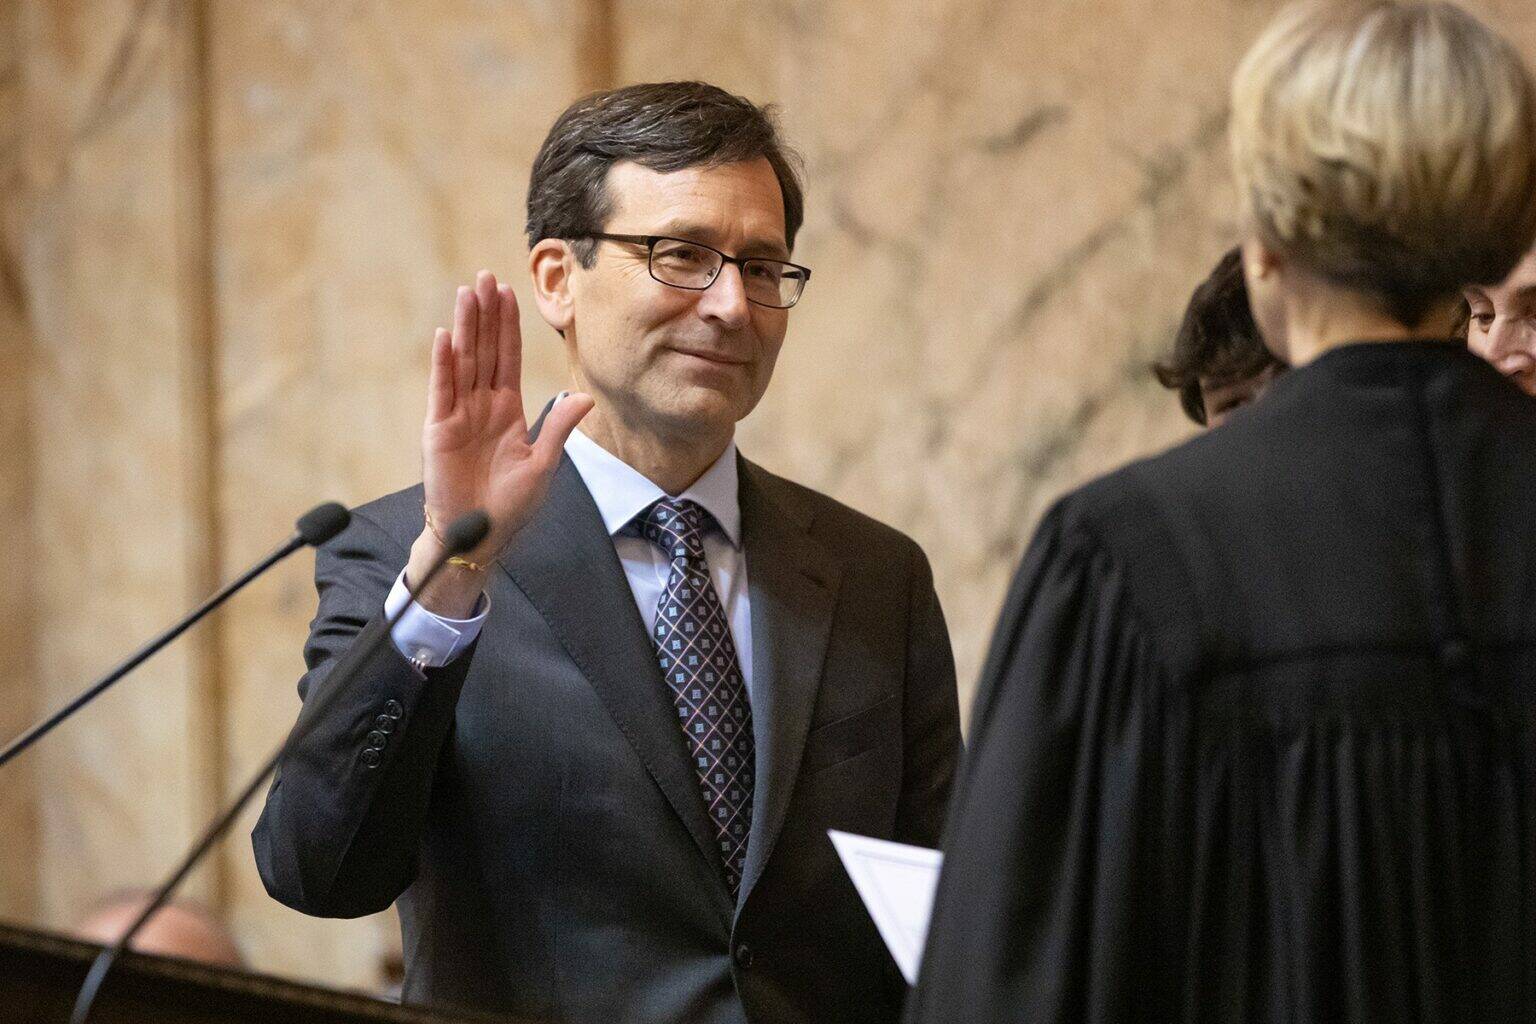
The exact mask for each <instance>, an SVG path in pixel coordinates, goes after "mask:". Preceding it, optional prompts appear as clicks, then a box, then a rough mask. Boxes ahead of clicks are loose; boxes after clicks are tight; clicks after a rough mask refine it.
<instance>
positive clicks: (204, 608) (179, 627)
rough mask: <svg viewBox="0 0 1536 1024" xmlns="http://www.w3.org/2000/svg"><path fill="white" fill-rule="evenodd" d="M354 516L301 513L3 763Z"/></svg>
mask: <svg viewBox="0 0 1536 1024" xmlns="http://www.w3.org/2000/svg"><path fill="white" fill-rule="evenodd" d="M351 519H352V513H350V512H348V511H347V510H346V508H345V507H344V506H342V505H338V504H337V503H336V502H334V501H328V502H326V503H325V504H323V505H316V506H315V507H314V508H312V509H310V510H309V511H308V512H305V513H304V514H303V515H302V516H300V517H299V521H298V522H297V523H295V524H294V529H293V534H292V535H291V536H290V537H289V538H288V539H287V540H285V541H283V543H281V544H279V545H278V546H277V547H276V548H274V549H273V550H272V551H271V552H270V553H269V554H268V555H267V556H266V557H264V558H263V559H261V561H259V562H257V563H256V564H255V565H253V566H251V567H250V568H249V569H247V570H246V571H245V572H244V573H242V574H241V575H240V576H239V577H237V578H236V579H235V581H234V582H233V583H229V584H227V585H226V586H225V587H224V589H222V590H220V591H219V592H218V593H216V594H214V595H213V596H212V597H210V598H209V599H208V600H206V601H204V602H203V603H202V604H200V605H198V606H197V607H196V608H194V609H193V610H192V611H191V612H189V613H188V614H187V615H186V617H185V618H183V619H182V620H181V621H179V622H177V623H176V624H175V625H173V626H171V627H170V628H169V629H167V630H166V631H165V632H163V633H161V634H160V635H159V636H157V637H155V638H154V639H153V640H151V641H149V643H147V644H145V645H144V646H143V647H140V648H139V649H138V650H137V651H135V652H134V653H133V654H130V655H129V656H128V659H127V660H126V661H124V662H122V663H121V664H120V665H118V666H117V667H116V668H114V669H113V670H112V671H110V672H108V673H107V674H106V675H104V676H102V677H101V678H100V679H99V680H97V681H96V682H95V683H93V684H92V685H91V686H90V687H89V688H87V689H86V690H85V692H83V693H81V694H80V695H79V696H78V697H76V698H75V699H74V700H72V701H70V702H69V703H68V704H66V705H64V706H63V707H62V708H60V709H59V710H58V711H56V712H54V713H53V715H51V716H50V717H49V718H47V719H46V720H45V721H42V722H39V723H38V724H37V725H35V726H33V727H32V728H31V729H28V730H27V731H26V732H24V733H22V734H21V735H20V736H18V737H16V739H14V740H12V741H11V742H10V743H9V744H7V745H6V747H5V749H4V750H0V767H4V766H5V764H6V762H8V761H10V760H11V758H13V757H15V756H16V755H18V754H20V753H21V752H22V751H23V750H26V749H27V748H28V747H30V746H31V745H32V744H34V743H36V742H37V741H38V740H40V739H42V738H43V737H44V736H46V735H48V733H50V732H52V731H53V728H54V726H56V725H58V724H60V723H61V722H63V721H64V720H65V719H66V718H69V717H70V716H71V715H73V714H74V713H75V712H76V711H79V710H80V709H81V708H83V707H85V706H86V705H87V704H89V703H90V702H91V701H93V700H95V699H96V698H97V697H98V696H100V695H101V694H102V692H103V691H105V690H106V689H107V687H109V686H111V685H112V684H113V683H115V682H117V681H118V680H119V679H121V678H123V676H125V675H127V674H128V673H129V672H132V671H133V670H134V669H136V668H138V667H139V665H141V664H143V663H144V662H145V661H146V660H147V659H148V658H149V657H150V656H151V655H153V654H155V652H157V651H159V650H160V649H161V648H162V647H164V646H165V645H166V644H168V643H170V642H171V641H172V640H175V639H176V638H177V637H178V636H181V634H183V633H185V632H186V631H187V630H188V629H189V628H191V626H193V625H194V624H195V623H197V622H198V621H199V620H200V619H202V618H203V616H205V615H207V614H208V613H209V612H211V611H213V610H214V609H215V608H217V607H218V606H219V605H221V604H223V603H224V602H225V601H227V600H229V598H230V597H231V596H233V595H234V594H235V593H236V592H237V591H239V590H241V589H243V588H244V587H245V585H246V584H247V583H249V582H251V581H252V580H254V579H255V578H256V577H258V576H260V575H261V574H262V573H264V572H266V571H267V570H268V569H270V568H272V566H274V565H276V564H277V563H278V562H281V561H282V560H283V559H285V558H287V557H288V556H289V555H291V554H293V553H294V552H295V551H297V550H299V549H300V548H302V547H306V546H308V547H318V546H319V545H321V544H324V543H325V542H326V541H328V540H330V539H331V538H332V537H334V536H336V535H337V534H338V533H340V532H341V531H342V530H345V529H346V528H347V523H348V522H350V521H351Z"/></svg>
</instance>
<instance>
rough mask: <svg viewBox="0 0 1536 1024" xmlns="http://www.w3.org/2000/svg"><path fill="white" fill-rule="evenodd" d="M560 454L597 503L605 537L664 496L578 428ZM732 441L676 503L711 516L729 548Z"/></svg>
mask: <svg viewBox="0 0 1536 1024" xmlns="http://www.w3.org/2000/svg"><path fill="white" fill-rule="evenodd" d="M565 454H567V455H569V456H570V458H571V462H573V463H575V465H576V472H578V473H580V474H581V479H582V482H583V483H585V484H586V485H587V490H588V491H590V492H591V494H592V500H593V501H594V502H596V503H597V511H598V514H599V515H601V516H602V517H603V526H605V527H606V528H607V529H608V533H609V535H610V536H612V535H616V534H618V533H620V532H622V531H623V530H624V528H625V527H627V526H628V525H629V524H630V522H632V521H633V520H634V518H635V517H636V516H637V515H639V514H640V513H641V512H644V511H645V510H646V509H647V508H649V507H650V506H651V505H652V504H653V503H654V502H656V501H657V500H659V499H661V498H664V497H666V492H665V491H663V490H662V489H661V488H660V487H658V486H656V484H654V483H652V482H651V481H650V480H649V479H648V478H647V477H645V476H644V475H642V474H641V473H640V472H639V470H636V469H635V468H634V467H632V466H631V465H629V463H627V462H625V461H623V460H622V459H620V458H619V457H618V456H616V455H614V454H613V453H612V452H610V451H608V450H607V449H606V448H604V447H603V446H602V445H600V444H598V443H597V442H596V441H594V440H592V439H591V438H590V437H588V436H587V435H586V434H583V433H582V432H581V428H580V427H577V428H576V429H575V430H573V431H571V436H570V437H569V438H567V439H566V442H565ZM736 487H737V480H736V442H735V441H734V440H733V441H731V443H730V444H728V445H726V446H725V451H723V452H721V453H720V457H719V458H718V459H716V460H715V461H714V462H713V463H712V464H711V465H710V467H709V468H708V469H706V470H705V471H704V475H703V476H701V477H699V478H698V479H697V480H695V481H694V482H693V486H691V487H689V488H688V489H687V490H686V491H684V492H683V493H682V494H679V495H676V497H677V498H678V499H679V500H688V501H694V502H697V503H698V504H699V505H700V506H701V507H702V508H703V509H704V510H705V511H706V512H708V513H709V514H710V515H711V516H713V517H714V520H715V522H716V523H717V524H718V525H719V527H720V529H721V531H722V532H723V533H724V534H725V536H726V539H727V540H729V541H730V542H731V546H732V547H736V548H739V547H741V503H740V501H739V500H738V497H737V490H736Z"/></svg>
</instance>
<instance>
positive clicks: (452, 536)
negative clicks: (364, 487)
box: [69, 512, 491, 1024]
mask: <svg viewBox="0 0 1536 1024" xmlns="http://www.w3.org/2000/svg"><path fill="white" fill-rule="evenodd" d="M490 526H491V522H490V519H489V518H488V517H487V516H486V515H485V513H484V512H470V513H467V514H466V515H463V516H460V517H459V518H458V519H456V520H454V522H453V523H451V524H450V525H449V527H448V529H447V530H446V531H445V532H444V535H443V537H444V540H445V541H446V543H445V544H444V548H445V550H444V551H443V553H442V554H441V555H439V556H438V559H437V561H436V562H434V563H433V564H432V567H431V568H430V569H428V570H427V573H426V575H425V576H423V577H422V579H421V581H420V582H419V583H417V584H416V590H415V592H414V593H412V594H411V596H410V599H409V600H408V601H406V603H405V604H403V605H401V606H400V608H399V610H398V611H396V612H395V614H394V615H392V616H390V617H389V618H388V620H387V621H386V622H385V623H384V628H383V629H381V630H379V631H378V632H377V633H375V634H374V635H373V636H372V637H369V638H368V642H367V643H366V644H365V645H364V646H363V648H362V649H361V650H358V649H357V648H356V647H354V648H353V650H352V651H350V652H348V655H347V656H346V657H349V658H350V659H351V661H350V663H347V662H346V661H343V663H342V664H340V665H338V666H337V669H339V670H340V671H339V672H338V671H336V670H332V672H331V674H330V675H329V676H327V677H326V683H327V684H328V685H327V686H326V687H325V692H323V693H320V694H317V695H316V698H315V699H316V706H315V710H314V712H313V718H312V721H319V720H320V718H321V717H322V715H323V714H324V712H325V711H326V710H327V709H328V708H329V707H330V702H331V701H332V700H334V699H335V696H336V694H339V693H344V692H345V691H346V689H347V686H348V685H349V684H350V683H351V682H352V679H353V677H355V676H356V675H357V674H358V673H359V672H360V671H361V669H362V667H363V666H364V665H366V664H368V662H370V661H372V660H373V658H374V655H376V654H377V653H378V652H379V651H380V650H381V649H382V648H383V646H384V645H385V644H386V643H390V642H391V637H392V634H393V633H394V628H395V623H397V622H399V621H400V617H401V616H402V615H404V614H405V613H406V612H407V611H408V610H409V609H410V608H411V606H412V605H414V604H415V603H416V594H419V593H424V592H425V591H426V589H427V586H428V584H430V583H431V582H432V581H433V580H434V579H436V578H437V574H438V573H439V572H441V571H442V569H443V567H444V566H446V565H447V564H448V560H449V559H450V558H452V557H454V556H455V555H461V554H463V553H464V552H466V551H469V550H470V549H471V548H473V547H474V546H475V545H477V544H479V543H480V542H481V541H482V540H483V539H484V538H485V535H486V534H487V533H489V532H490ZM338 675H339V678H337V676H338ZM299 732H300V731H299V729H298V728H297V727H295V728H294V730H293V732H290V733H289V734H288V738H287V739H285V740H284V741H283V742H282V743H281V744H279V745H278V748H277V750H276V751H275V752H274V753H273V754H272V756H271V757H269V758H268V759H267V763H266V764H264V765H263V766H262V768H261V771H259V772H257V773H256V775H255V776H254V777H253V778H252V779H251V781H250V782H248V783H246V785H245V788H244V789H242V790H241V791H240V795H239V796H238V797H236V798H235V802H234V803H233V804H231V805H230V806H229V809H228V810H226V811H225V812H224V813H223V814H221V815H219V817H218V818H217V819H215V821H214V822H213V824H211V825H209V826H208V828H207V830H206V831H204V832H203V835H202V838H200V839H199V840H198V841H197V842H196V843H195V844H193V846H192V849H191V850H190V851H188V853H187V855H186V856H185V857H184V858H182V861H181V863H180V864H178V865H177V866H176V869H175V870H174V871H172V872H171V875H170V877H169V878H167V879H166V880H165V882H164V884H162V885H161V886H160V888H159V889H157V890H155V894H154V896H153V897H152V898H151V899H150V901H149V904H148V905H147V906H146V907H145V908H144V909H143V910H142V911H140V912H139V916H138V917H137V918H135V919H134V921H133V923H132V924H131V925H129V926H128V929H127V930H126V931H124V932H123V934H122V935H120V936H118V939H117V941H116V942H114V943H113V944H112V945H110V946H108V947H106V948H105V949H103V950H102V951H101V953H100V954H98V955H97V957H96V959H95V961H94V962H93V963H92V964H91V969H90V971H89V972H88V973H87V974H86V976H85V981H84V983H83V984H81V986H80V994H79V995H78V996H77V997H76V999H75V1009H74V1012H73V1013H72V1014H70V1018H69V1020H70V1024H85V1022H86V1017H87V1016H88V1015H89V1014H90V1012H91V1004H92V1003H94V1002H95V1001H96V993H97V992H98V991H99V990H100V989H101V983H102V982H103V981H105V980H106V977H107V972H108V971H110V970H111V969H112V965H113V964H114V963H116V961H117V958H118V955H119V954H121V953H122V951H123V950H124V949H126V948H127V947H128V944H129V943H130V942H131V941H133V937H134V936H135V935H137V934H138V933H139V930H140V929H142V928H143V927H144V925H145V923H146V922H148V921H149V919H150V918H151V917H153V916H154V914H155V911H157V910H159V909H160V908H161V907H163V906H165V904H166V902H167V901H168V900H169V899H170V898H171V894H172V893H174V892H175V891H176V888H177V886H179V885H181V883H182V881H183V880H185V879H186V877H187V875H189V874H191V873H192V869H193V867H195V866H196V865H197V862H198V861H200V860H201V859H202V858H203V856H204V855H205V854H206V853H207V852H208V851H209V850H210V849H212V848H213V844H214V843H216V842H218V840H219V838H220V837H221V836H223V835H224V833H225V832H226V831H228V830H229V827H230V826H231V825H233V824H234V822H235V819H236V818H237V817H239V816H240V812H241V811H243V810H245V805H246V804H248V803H250V801H251V798H252V797H253V796H255V795H256V792H257V791H258V790H259V789H261V787H262V784H263V783H265V782H266V781H267V779H268V778H270V777H271V775H272V773H273V772H275V771H276V770H277V765H278V763H279V762H280V761H281V760H282V759H283V757H284V756H285V755H286V754H288V753H289V751H290V750H292V749H293V748H294V747H296V746H297V745H298V744H297V743H296V742H295V740H296V738H298V736H299Z"/></svg>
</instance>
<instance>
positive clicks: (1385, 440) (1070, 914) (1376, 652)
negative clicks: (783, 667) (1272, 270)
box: [908, 342, 1536, 1024]
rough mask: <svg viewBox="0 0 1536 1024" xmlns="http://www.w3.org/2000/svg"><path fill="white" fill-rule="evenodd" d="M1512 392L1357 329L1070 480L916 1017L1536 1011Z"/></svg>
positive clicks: (983, 714) (1052, 526) (1525, 542)
mask: <svg viewBox="0 0 1536 1024" xmlns="http://www.w3.org/2000/svg"><path fill="white" fill-rule="evenodd" d="M1533 717H1536V401H1533V400H1532V399H1531V398H1529V397H1527V396H1525V395H1523V394H1521V393H1520V392H1519V391H1518V390H1517V389H1516V388H1515V387H1514V386H1513V385H1512V384H1510V383H1508V382H1506V381H1505V380H1504V379H1502V378H1501V377H1500V376H1499V375H1498V374H1497V373H1496V372H1495V371H1494V370H1492V369H1491V368H1490V367H1488V366H1487V365H1486V364H1484V363H1483V362H1482V361H1481V360H1479V359H1478V358H1476V357H1475V356H1473V355H1471V354H1469V353H1468V352H1467V351H1466V350H1465V349H1464V348H1462V347H1460V346H1456V345H1452V344H1447V343H1431V342H1422V343H1379V344H1378V343H1371V344H1361V345H1352V346H1348V347H1344V348H1341V349H1337V350H1334V351H1332V352H1330V353H1328V354H1326V355H1324V356H1323V357H1321V358H1320V359H1318V360H1317V361H1315V362H1314V363H1311V364H1309V365H1307V366H1305V367H1302V368H1300V369H1297V370H1295V371H1293V372H1291V373H1289V374H1287V375H1286V376H1284V377H1282V378H1280V379H1279V380H1278V381H1276V383H1275V384H1274V385H1273V386H1272V387H1271V389H1270V390H1269V392H1268V393H1267V394H1266V395H1265V396H1264V398H1263V399H1262V400H1261V401H1260V402H1259V403H1257V404H1256V405H1255V406H1253V407H1252V408H1250V409H1248V410H1246V411H1244V412H1243V413H1240V414H1239V415H1238V416H1236V417H1235V418H1234V419H1233V420H1231V421H1229V423H1228V424H1227V425H1225V426H1222V427H1220V428H1217V429H1216V430H1213V431H1211V432H1209V433H1207V434H1205V435H1202V436H1200V437H1198V438H1195V439H1194V440H1192V441H1190V442H1189V443H1187V444H1184V445H1182V446H1180V447H1178V448H1175V449H1173V450H1172V451H1169V452H1167V453H1165V454H1163V455H1161V456H1159V457H1156V458H1153V459H1150V460H1147V461H1144V462H1140V463H1137V464H1134V465H1132V466H1129V467H1127V468H1125V469H1123V470H1121V471H1119V472H1117V473H1114V474H1112V475H1110V476H1108V477H1105V478H1103V479H1101V480H1099V481H1097V482H1095V483H1093V484H1090V485H1089V486H1087V487H1085V488H1083V489H1081V490H1079V491H1077V492H1076V493H1074V494H1071V495H1069V496H1068V497H1066V498H1065V499H1063V500H1062V501H1061V502H1060V503H1059V504H1057V506H1056V507H1055V508H1054V509H1053V510H1052V511H1051V512H1050V513H1048V514H1047V516H1046V517H1045V518H1044V520H1043V521H1042V524H1041V526H1040V528H1039V532H1038V534H1037V536H1036V537H1035V539H1034V541H1033V543H1032V545H1031V547H1030V548H1029V550H1028V552H1027V553H1026V555H1025V558H1024V561H1023V564H1022V566H1021V567H1020V569H1019V572H1018V575H1017V577H1016V579H1015V581H1014V583H1013V586H1012V590H1011V592H1010V594H1009V597H1008V600H1007V603H1006V606H1005V608H1004V611H1003V615H1002V620H1001V623H1000V625H999V627H998V631H997V634H996V637H995V639H994V642H993V646H992V650H991V653H990V656H989V659H988V661H987V664H986V667H985V669H984V672H983V676H982V682H981V689H980V691H979V693H978V697H977V703H976V707H975V713H974V715H973V719H972V732H971V742H970V746H969V749H970V754H969V755H968V757H967V761H966V767H965V769H964V772H963V777H962V781H961V783H960V785H959V788H958V789H957V791H956V796H955V803H954V804H953V806H952V810H951V816H950V823H949V828H948V832H947V836H946V842H945V849H946V858H947V859H946V862H945V866H944V871H943V875H942V879H941V882H940V885H939V893H938V897H937V902H936V907H935V913H934V918H933V922H932V927H931V930H930V933H929V940H928V947H927V952H926V958H925V960H924V963H923V967H922V971H921V976H920V978H919V981H918V985H917V988H916V990H915V991H914V993H913V995H912V997H911V999H910V1000H909V1005H908V1013H909V1020H911V1021H920V1022H938V1021H945V1022H949V1021H966V1022H976V1024H985V1022H992V1021H1020V1022H1032V1024H1046V1022H1053V1021H1074V1022H1076V1021H1085V1022H1114V1021H1244V1022H1246V1021H1276V1022H1278V1021H1286V1022H1297V1024H1311V1022H1335V1021H1393V1022H1400V1021H1533V1020H1536V726H1533Z"/></svg>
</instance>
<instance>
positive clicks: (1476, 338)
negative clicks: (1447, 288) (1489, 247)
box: [1465, 253, 1536, 395]
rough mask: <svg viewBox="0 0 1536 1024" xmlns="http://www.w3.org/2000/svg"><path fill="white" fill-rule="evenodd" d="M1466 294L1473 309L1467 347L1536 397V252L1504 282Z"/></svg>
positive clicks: (1475, 289)
mask: <svg viewBox="0 0 1536 1024" xmlns="http://www.w3.org/2000/svg"><path fill="white" fill-rule="evenodd" d="M1465 295H1466V299H1467V305H1468V306H1470V307H1471V310H1472V320H1471V322H1470V323H1469V324H1468V325H1467V347H1468V348H1470V349H1471V350H1472V351H1473V352H1476V353H1477V354H1478V355H1480V356H1482V357H1483V358H1484V359H1486V360H1488V361H1489V362H1490V363H1492V364H1493V365H1494V366H1495V367H1496V368H1497V369H1498V370H1499V372H1500V373H1503V374H1504V375H1505V376H1507V377H1510V378H1511V379H1513V380H1514V382H1515V383H1516V384H1519V385H1520V387H1521V388H1522V389H1523V390H1524V391H1525V392H1526V393H1527V394H1531V395H1536V253H1530V254H1528V255H1527V256H1526V257H1525V259H1523V260H1521V261H1520V262H1519V263H1518V264H1517V265H1516V266H1515V269H1514V271H1513V272H1512V273H1511V274H1510V275H1509V276H1508V277H1506V278H1505V279H1504V280H1503V281H1502V282H1501V283H1499V284H1497V285H1494V286H1493V287H1491V288H1479V287H1470V288H1468V289H1466V292H1465Z"/></svg>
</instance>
